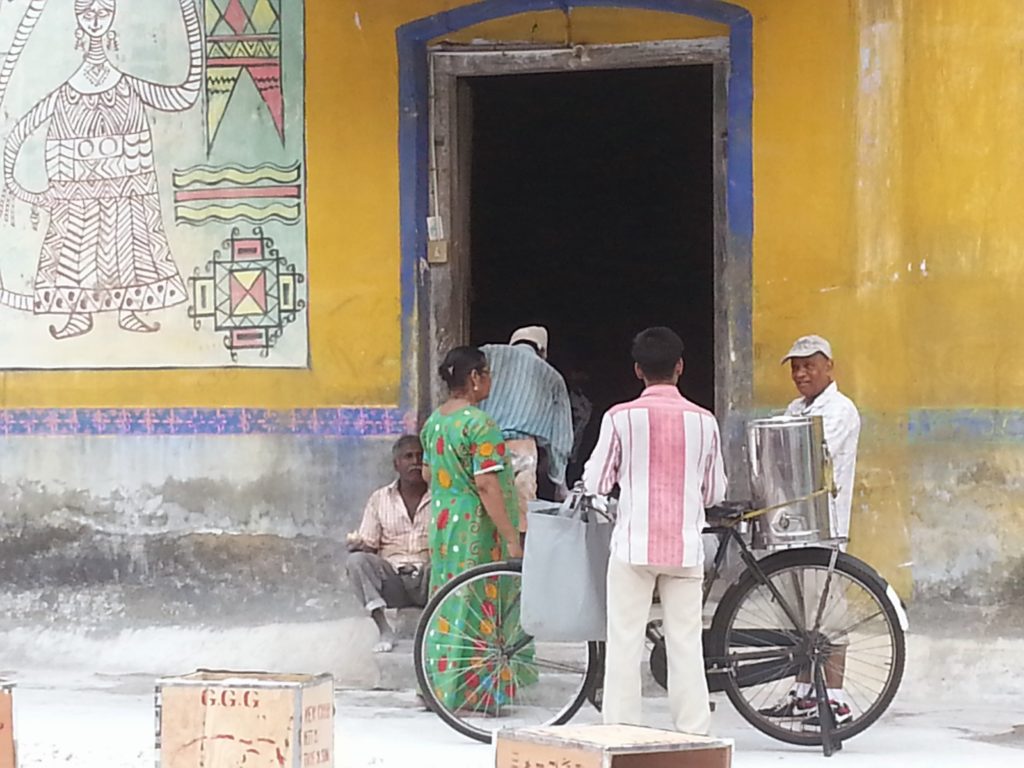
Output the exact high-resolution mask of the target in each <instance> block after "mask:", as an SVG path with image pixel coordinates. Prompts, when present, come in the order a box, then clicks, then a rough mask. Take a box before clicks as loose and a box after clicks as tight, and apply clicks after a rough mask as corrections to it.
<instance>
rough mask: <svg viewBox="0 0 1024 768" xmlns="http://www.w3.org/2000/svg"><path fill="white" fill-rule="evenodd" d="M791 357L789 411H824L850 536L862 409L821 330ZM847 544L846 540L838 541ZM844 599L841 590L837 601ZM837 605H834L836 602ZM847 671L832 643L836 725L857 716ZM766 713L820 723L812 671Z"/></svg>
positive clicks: (830, 684) (842, 528) (828, 674)
mask: <svg viewBox="0 0 1024 768" xmlns="http://www.w3.org/2000/svg"><path fill="white" fill-rule="evenodd" d="M787 360H788V361H789V370H790V375H791V376H792V377H793V383H794V384H795V385H796V389H797V392H799V393H800V397H798V398H797V399H796V400H794V401H793V402H791V403H790V404H789V407H788V408H786V415H787V416H821V421H822V426H823V427H824V429H825V444H826V445H827V446H828V452H829V454H830V455H831V457H832V474H833V477H834V479H835V484H836V487H837V489H838V493H837V495H836V496H835V497H833V496H832V495H829V497H828V502H829V511H830V512H831V515H832V524H833V526H834V528H835V531H836V534H837V535H838V536H842V537H843V538H844V539H846V538H849V536H850V508H851V507H852V506H853V476H854V469H855V467H856V464H857V439H858V437H859V436H860V414H859V413H858V412H857V406H856V405H854V404H853V401H852V400H851V399H850V398H848V397H847V396H846V395H844V394H843V393H842V392H840V391H839V388H838V387H837V386H836V383H835V381H833V380H832V345H831V344H829V343H828V341H827V340H825V339H823V338H822V337H821V336H801V337H800V338H799V339H797V340H796V341H795V342H793V346H792V347H791V348H790V350H789V352H787V353H786V355H785V357H783V358H782V363H783V364H785V363H786V361H787ZM840 548H841V549H843V550H844V551H845V550H846V544H845V543H843V544H842V545H841V547H840ZM842 600H843V598H842V596H840V597H839V601H840V602H841V601H842ZM833 610H835V605H834V606H833ZM845 674H846V650H845V648H842V647H836V648H834V649H833V650H832V651H831V652H830V653H829V655H828V658H827V659H826V665H825V686H826V688H827V689H828V691H827V693H828V699H829V705H830V706H831V708H832V716H833V717H834V719H835V722H836V724H837V725H842V724H843V723H846V722H849V721H850V720H852V719H853V712H852V710H851V709H850V707H849V705H848V704H846V696H845V694H844V693H843V680H844V677H845ZM759 711H760V713H761V714H762V715H764V716H765V717H771V718H778V719H783V720H790V719H798V720H801V721H802V722H803V724H804V725H805V726H806V727H813V728H819V727H820V722H819V721H818V703H817V701H816V700H815V698H814V697H813V695H812V686H811V677H810V672H809V671H807V670H804V671H802V672H801V673H800V674H798V675H797V678H796V684H795V686H794V688H793V690H792V691H790V692H789V693H788V694H787V695H786V696H785V697H784V699H783V700H782V701H780V702H779V703H778V704H776V705H774V706H770V707H766V708H764V709H761V710H759Z"/></svg>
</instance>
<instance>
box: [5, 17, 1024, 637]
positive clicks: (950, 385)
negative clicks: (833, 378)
mask: <svg viewBox="0 0 1024 768" xmlns="http://www.w3.org/2000/svg"><path fill="white" fill-rule="evenodd" d="M461 5H462V3H460V2H456V1H455V0H392V1H391V2H380V1H379V0H340V1H339V0H310V1H309V2H308V3H307V39H306V52H307V58H306V66H307V73H306V85H307V113H306V120H307V148H308V158H307V164H308V182H309V190H308V193H309V210H308V225H309V272H310V275H309V277H310V280H309V299H310V305H309V318H310V350H311V367H310V368H309V369H308V370H299V371H276V370H272V371H233V370H224V369H220V370H217V369H211V370H193V371H188V372H179V371H92V372H64V373H60V374H49V373H26V372H16V371H14V372H12V371H9V372H5V373H2V374H0V406H2V407H3V408H6V409H16V408H31V409H56V408H65V409H81V408H88V407H96V408H107V409H117V408H126V407H141V408H144V407H152V408H175V407H177V408H202V409H208V410H209V409H214V410H216V409H222V408H230V407H252V408H264V409H274V411H273V412H275V413H277V412H279V413H280V415H281V418H282V419H283V420H284V421H288V420H289V419H290V418H292V415H293V414H294V413H295V412H294V411H293V410H292V409H297V408H319V409H331V408H338V407H342V408H343V407H347V406H364V405H381V406H385V407H386V408H388V409H390V410H389V411H388V412H389V413H396V412H398V410H399V409H400V408H403V407H404V406H407V405H408V404H409V403H410V402H415V398H414V397H413V395H414V393H412V392H411V391H410V389H409V386H408V385H409V382H410V381H412V380H414V374H415V371H414V369H413V367H412V366H413V362H414V355H413V351H414V350H415V348H416V344H417V338H416V328H415V327H414V325H413V324H412V323H411V318H412V317H413V316H414V315H413V305H412V296H411V295H410V294H409V292H408V290H406V291H405V292H404V293H403V290H402V282H401V280H400V276H401V275H403V274H405V273H403V269H402V264H401V261H400V217H399V151H398V145H397V140H396V137H397V134H398V123H399V107H398V71H397V61H398V59H397V53H396V42H395V30H396V28H397V27H398V26H400V25H402V24H405V23H408V22H410V21H412V20H414V19H417V18H420V17H422V16H424V15H427V14H430V13H435V12H441V11H445V10H450V9H452V8H455V7H459V6H461ZM737 5H740V6H742V7H744V8H747V9H749V11H750V12H751V14H752V17H753V28H754V77H753V86H754V115H753V147H754V198H755V230H754V241H753V279H754V296H753V302H754V304H753V307H754V311H753V328H752V332H753V340H754V343H753V355H754V391H753V395H754V408H755V409H756V410H758V411H761V410H764V409H768V408H775V407H781V406H782V405H783V404H784V403H786V402H787V401H788V400H789V399H790V398H791V396H792V391H791V384H790V382H789V380H788V376H787V373H786V371H785V370H784V369H781V368H780V367H779V366H778V357H779V355H780V354H781V353H782V351H784V349H785V348H786V347H787V345H788V343H789V342H790V341H791V339H792V338H793V337H794V336H796V335H799V334H802V333H807V332H819V333H823V334H825V335H828V336H830V337H831V339H832V341H833V344H834V346H835V349H836V352H837V356H838V360H837V372H838V376H839V379H840V382H841V384H842V386H843V389H844V390H845V391H847V392H848V393H849V394H850V395H851V396H852V397H853V398H854V399H855V400H856V401H857V402H858V404H859V405H860V407H861V409H862V412H863V414H864V430H863V433H862V448H861V454H860V461H859V475H858V483H857V488H856V497H855V510H856V511H855V522H854V528H853V536H854V539H855V543H854V550H855V551H857V552H858V553H860V554H862V555H863V556H865V557H866V558H867V559H869V560H870V561H871V562H872V563H874V564H875V565H877V566H878V567H879V568H880V569H881V570H882V571H883V572H884V573H885V574H886V575H887V576H888V577H889V578H891V579H892V580H893V581H894V582H895V583H897V584H898V585H899V587H900V588H901V589H902V590H903V591H904V592H909V591H910V590H911V589H913V590H915V591H916V592H917V593H918V594H923V595H947V596H948V595H953V596H957V597H961V598H963V599H968V600H995V599H1001V598H1003V597H1005V596H1007V595H1019V594H1020V591H1021V579H1022V571H1024V567H1022V565H1021V563H1022V560H1021V555H1020V552H1021V551H1022V550H1024V547H1022V544H1024V519H1022V514H1024V513H1022V512H1021V509H1022V508H1021V506H1020V505H1018V504H1017V501H1018V499H1019V497H1020V496H1021V491H1020V489H1019V488H1018V485H1019V482H1018V480H1017V479H1016V478H1018V477H1019V476H1020V472H1019V471H1018V470H1019V469H1020V468H1021V464H1022V463H1024V428H1022V426H1021V424H1022V423H1024V418H1022V417H1021V415H1020V409H1021V407H1022V406H1021V404H1020V397H1019V395H1018V394H1017V392H1018V390H1019V389H1020V387H1019V385H1020V384H1021V383H1024V382H1022V379H1024V366H1022V365H1021V364H1020V363H1019V362H1017V361H1018V358H1020V357H1021V356H1020V355H1017V354H1014V353H1015V352H1016V351H1017V350H1016V347H1017V346H1019V345H1020V344H1021V343H1022V342H1021V341H1019V340H1018V339H1017V338H1015V337H1014V336H1013V335H1012V334H1010V333H1007V330H1006V329H1007V328H1012V327H1013V321H1014V319H1015V316H1014V314H1013V312H1014V308H1015V299H1016V298H1017V297H1018V296H1020V295H1021V294H1020V291H1021V287H1022V286H1021V280H1022V269H1024V267H1021V266H1020V263H1019V259H1017V258H1016V253H1017V251H1018V250H1019V244H1020V243H1021V241H1022V239H1024V232H1022V231H1021V227H1022V226H1024V224H1021V223H1020V219H1019V217H1017V216H1016V208H1017V207H1019V205H1018V203H1019V200H1020V199H1021V198H1022V197H1024V190H1022V189H1021V186H1020V185H1021V184H1022V183H1024V182H1022V181H1021V178H1022V176H1021V174H1020V173H1019V172H1018V171H1019V170H1020V167H1019V166H1020V163H1021V162H1022V161H1021V159H1020V153H1019V152H1018V151H1017V144H1016V142H1017V141H1018V137H1017V133H1018V130H1017V126H1019V125H1020V124H1021V123H1022V118H1024V97H1021V96H1020V89H1019V88H1017V85H1018V79H1019V76H1024V75H1022V73H1020V67H1019V64H1018V59H1019V56H1020V50H1021V49H1020V44H1019V41H1018V39H1017V37H1016V36H1015V35H1016V33H1015V31H1014V30H1015V27H1014V24H1013V21H1014V20H1015V18H1016V13H1017V8H1016V3H1015V2H1014V0H986V2H985V3H981V4H979V3H974V2H968V0H851V2H846V3H841V2H827V3H826V2H820V0H789V1H788V2H785V3H780V2H777V1H775V0H749V1H746V2H738V3H737ZM721 33H722V28H721V27H719V26H717V25H713V24H709V23H707V22H696V21H693V20H692V19H687V18H685V17H681V16H678V15H672V14H664V13H654V12H649V11H637V10H631V9H594V8H575V9H573V10H572V13H571V14H570V15H569V17H568V18H567V17H566V15H565V14H563V13H561V12H558V11H547V12H543V13H530V14H524V15H521V16H516V17H512V18H509V19H505V20H503V21H495V22H489V23H487V24H483V25H480V26H479V27H477V28H473V29H470V30H463V31H461V32H458V33H454V34H452V35H451V36H450V37H447V36H446V39H450V40H452V41H462V42H468V41H471V40H474V39H486V40H503V41H515V42H523V41H526V42H530V41H532V42H538V41H544V42H551V43H559V44H561V43H564V42H565V41H566V40H569V41H573V42H581V43H601V42H626V41H632V40H648V39H658V38H660V37H665V36H671V37H692V36H699V35H706V34H721ZM406 288H408V286H406ZM401 420H402V414H401V413H397V416H395V417H394V418H391V419H390V421H388V420H386V421H385V422H379V421H373V420H371V421H372V423H370V424H368V425H366V424H362V423H355V424H353V425H350V426H349V427H346V428H345V429H343V430H340V431H339V432H337V433H333V434H327V433H326V432H325V431H324V430H318V429H300V430H296V431H295V433H294V434H290V433H288V430H283V432H284V433H277V434H255V433H254V432H252V431H248V432H247V431H245V430H241V433H239V434H204V435H187V434H185V435H180V434H177V435H176V434H166V435H162V436H161V435H158V434H147V435H142V434H131V435H118V436H115V435H110V436H95V435H89V434H82V433H81V430H79V431H76V430H75V429H71V430H70V432H72V433H73V434H70V435H68V436H44V435H37V436H24V435H15V434H9V435H8V436H7V437H5V438H3V439H2V451H3V453H2V455H3V456H4V460H3V462H0V494H2V499H3V504H2V509H3V518H2V524H3V534H2V537H0V541H2V543H0V582H2V584H3V585H4V586H3V587H2V589H3V590H4V594H6V598H5V600H6V603H7V606H8V611H7V616H8V617H11V618H13V617H15V616H18V615H21V614H22V613H25V612H28V613H29V614H31V615H34V616H37V617H46V616H48V617H59V616H66V615H77V616H79V617H89V616H92V617H97V618H98V617H117V616H129V617H132V616H135V617H145V618H147V619H153V620H158V619H159V620H172V621H173V620H178V619H186V618H187V619H196V618H198V619H206V620H213V619H215V618H217V617H218V616H220V617H228V618H230V617H235V616H239V617H240V616H242V615H243V614H247V615H248V614H253V613H260V612H262V611H263V610H264V608H265V606H266V605H268V604H271V603H273V604H274V605H275V606H276V608H275V609H274V610H277V611H279V612H283V613H288V614H289V615H294V614H298V615H309V616H320V615H331V614H332V613H337V612H342V613H346V612H352V611H355V606H354V605H352V604H351V602H347V601H348V600H349V599H348V598H347V596H346V595H345V592H344V590H343V589H340V588H339V587H338V586H337V585H338V584H339V583H340V581H341V563H342V555H341V547H340V544H339V540H338V537H339V536H340V534H341V533H343V532H344V531H346V530H348V529H350V528H351V527H352V525H354V523H355V519H356V517H357V515H358V513H359V511H360V509H361V507H362V504H363V502H364V500H365V497H366V494H367V493H368V491H369V490H370V489H372V488H373V487H375V486H376V485H379V484H380V483H382V482H383V481H384V480H385V479H386V478H387V476H388V462H387V448H388V444H389V439H388V438H387V437H386V435H388V434H389V433H394V432H397V431H400V430H401ZM0 423H3V422H2V421H0ZM6 431H12V430H6ZM13 431H16V430H13ZM44 431H45V430H44ZM57 431H60V430H57ZM157 431H158V432H159V430H157ZM171 431H173V430H171ZM228 431H229V432H238V431H239V430H234V429H232V430H228ZM367 435H377V436H376V437H368V436H367ZM220 531H227V532H229V533H231V534H232V535H229V536H223V535H215V533H216V532H220ZM69 586H72V587H73V589H71V590H69V589H68V587H69ZM307 602H308V604H307Z"/></svg>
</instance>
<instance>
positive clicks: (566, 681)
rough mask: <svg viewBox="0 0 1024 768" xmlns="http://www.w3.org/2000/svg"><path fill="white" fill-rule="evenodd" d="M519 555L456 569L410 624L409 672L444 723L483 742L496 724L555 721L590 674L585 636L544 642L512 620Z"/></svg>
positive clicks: (562, 718) (571, 707)
mask: <svg viewBox="0 0 1024 768" xmlns="http://www.w3.org/2000/svg"><path fill="white" fill-rule="evenodd" d="M521 581H522V563H520V562H518V561H509V562H498V563H489V564H487V565H481V566H477V567H476V568H472V569H470V570H468V571H466V572H465V573H462V574H460V575H459V576H457V577H456V578H454V579H452V580H451V581H450V582H448V583H447V584H445V585H444V586H443V587H442V588H441V589H440V590H438V592H437V594H435V595H434V597H433V598H431V600H430V602H429V603H427V607H426V608H425V609H424V611H423V615H422V616H421V617H420V622H419V625H418V626H417V628H416V640H415V647H414V656H415V663H416V678H417V680H418V681H419V685H420V692H421V693H422V694H423V697H424V699H425V700H426V702H427V705H428V706H429V707H430V708H431V709H432V710H433V711H434V712H435V713H436V714H437V715H438V716H439V717H440V718H441V719H442V720H444V722H446V723H447V724H448V725H449V726H451V727H452V728H454V729H455V730H456V731H458V732H459V733H461V734H463V735H465V736H468V737H470V738H472V739H477V740H478V741H483V742H489V741H491V735H492V733H493V732H494V731H496V730H498V729H499V728H508V727H515V728H522V727H530V726H537V725H561V724H562V723H565V722H567V721H568V720H569V718H571V717H572V716H573V715H574V714H576V712H577V710H579V708H580V707H581V706H582V704H583V702H584V701H585V699H586V696H587V694H588V692H589V690H590V687H591V685H592V683H593V680H594V678H595V671H596V667H597V665H596V663H595V661H596V659H595V654H596V650H595V648H594V645H595V644H593V643H585V642H580V643H544V642H539V641H536V640H534V639H533V638H532V637H530V636H529V635H527V634H526V633H525V632H524V631H523V628H522V626H521V625H520V623H519V603H520V595H521Z"/></svg>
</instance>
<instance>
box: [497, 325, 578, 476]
mask: <svg viewBox="0 0 1024 768" xmlns="http://www.w3.org/2000/svg"><path fill="white" fill-rule="evenodd" d="M481 349H482V350H483V352H484V354H485V355H487V365H488V366H490V369H491V378H492V380H493V383H492V384H491V393H490V396H489V397H488V398H487V399H486V400H484V401H483V402H481V403H480V408H481V409H483V410H485V411H487V413H488V414H490V416H491V417H492V418H493V419H494V420H495V421H496V422H498V427H499V428H500V429H501V432H502V435H504V437H505V439H506V440H521V439H523V438H527V437H532V438H534V439H535V440H536V441H537V445H539V446H541V447H542V448H544V449H545V450H546V451H547V452H548V477H549V478H550V480H551V481H552V482H553V483H557V484H559V485H564V484H565V465H566V464H567V463H568V462H569V453H570V452H571V451H572V408H571V407H570V405H569V390H568V388H567V387H566V386H565V379H563V378H562V374H560V373H559V372H558V371H556V370H555V369H554V368H553V367H552V366H551V365H550V364H549V363H547V362H546V361H545V360H543V359H542V358H541V357H540V356H539V355H538V354H537V353H536V352H534V351H533V350H532V349H530V348H529V347H527V346H524V345H519V346H511V347H510V346H508V345H507V344H487V345H485V346H483V347H481Z"/></svg>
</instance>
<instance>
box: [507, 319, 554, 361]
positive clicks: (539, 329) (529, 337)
mask: <svg viewBox="0 0 1024 768" xmlns="http://www.w3.org/2000/svg"><path fill="white" fill-rule="evenodd" d="M520 341H528V342H530V343H531V344H533V345H534V346H535V347H536V348H537V351H538V352H540V356H541V357H543V358H547V356H548V329H547V328H545V327H544V326H542V325H528V326H526V327H524V328H517V329H516V330H515V331H513V333H512V338H510V339H509V340H508V343H509V344H516V343H517V342H520Z"/></svg>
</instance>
